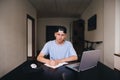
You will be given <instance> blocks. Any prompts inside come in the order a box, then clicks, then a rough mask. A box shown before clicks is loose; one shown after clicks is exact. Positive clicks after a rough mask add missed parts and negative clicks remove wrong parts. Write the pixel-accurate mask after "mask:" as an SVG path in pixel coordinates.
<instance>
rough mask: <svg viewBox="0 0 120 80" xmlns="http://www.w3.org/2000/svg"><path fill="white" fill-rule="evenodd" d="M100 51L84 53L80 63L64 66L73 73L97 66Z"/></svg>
mask: <svg viewBox="0 0 120 80" xmlns="http://www.w3.org/2000/svg"><path fill="white" fill-rule="evenodd" d="M99 56H100V50H90V51H84V52H83V54H82V58H81V61H80V62H76V63H72V64H68V65H65V66H66V67H67V68H70V69H72V70H74V71H77V72H80V71H85V70H88V69H91V68H93V67H95V66H97V63H98V61H99Z"/></svg>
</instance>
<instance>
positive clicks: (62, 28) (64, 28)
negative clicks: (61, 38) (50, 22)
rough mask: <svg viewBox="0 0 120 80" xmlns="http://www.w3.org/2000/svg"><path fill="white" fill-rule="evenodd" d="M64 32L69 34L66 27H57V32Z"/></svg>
mask: <svg viewBox="0 0 120 80" xmlns="http://www.w3.org/2000/svg"><path fill="white" fill-rule="evenodd" d="M59 31H63V32H64V33H67V29H66V27H64V26H57V28H56V31H55V32H59Z"/></svg>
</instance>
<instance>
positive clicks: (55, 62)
mask: <svg viewBox="0 0 120 80" xmlns="http://www.w3.org/2000/svg"><path fill="white" fill-rule="evenodd" d="M49 65H51V66H55V65H58V62H57V61H55V60H50V61H49Z"/></svg>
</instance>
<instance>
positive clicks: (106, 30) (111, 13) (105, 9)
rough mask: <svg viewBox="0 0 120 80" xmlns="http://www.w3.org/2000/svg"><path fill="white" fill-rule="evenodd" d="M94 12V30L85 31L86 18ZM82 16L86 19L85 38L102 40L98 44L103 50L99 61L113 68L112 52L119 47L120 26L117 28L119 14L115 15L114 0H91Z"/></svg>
mask: <svg viewBox="0 0 120 80" xmlns="http://www.w3.org/2000/svg"><path fill="white" fill-rule="evenodd" d="M116 3H118V2H116ZM117 6H118V5H117ZM117 12H119V11H117ZM94 14H97V29H96V30H94V31H87V19H88V18H89V17H90V16H92V15H94ZM116 14H119V13H116ZM82 18H83V19H85V21H86V31H85V39H87V40H102V41H103V43H102V44H101V45H100V46H99V49H101V50H102V51H103V53H102V55H101V62H102V63H104V64H105V65H107V66H108V67H110V68H112V69H113V68H114V53H115V52H118V51H119V49H120V47H119V46H120V44H119V43H120V41H119V37H118V34H119V31H120V28H118V25H119V21H118V19H119V18H120V17H119V15H116V16H115V0H93V2H91V4H90V5H89V7H88V8H87V9H86V10H85V12H84V13H83V15H82ZM116 21H117V22H116ZM115 22H116V23H117V24H116V23H115ZM116 25H117V27H116ZM116 30H117V32H116ZM115 32H116V33H115ZM119 35H120V34H119ZM115 36H116V37H115ZM115 40H116V41H115Z"/></svg>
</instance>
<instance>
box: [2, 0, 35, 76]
mask: <svg viewBox="0 0 120 80" xmlns="http://www.w3.org/2000/svg"><path fill="white" fill-rule="evenodd" d="M26 14H29V15H31V16H32V17H34V18H35V19H36V10H35V9H34V8H33V7H32V6H31V5H30V4H29V3H28V2H27V0H0V77H1V76H3V75H4V74H6V73H8V72H9V71H11V70H12V69H14V68H15V67H17V66H18V65H20V64H21V63H23V62H24V61H25V60H26V57H27V56H26V55H27V54H26V51H27V50H26Z"/></svg>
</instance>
